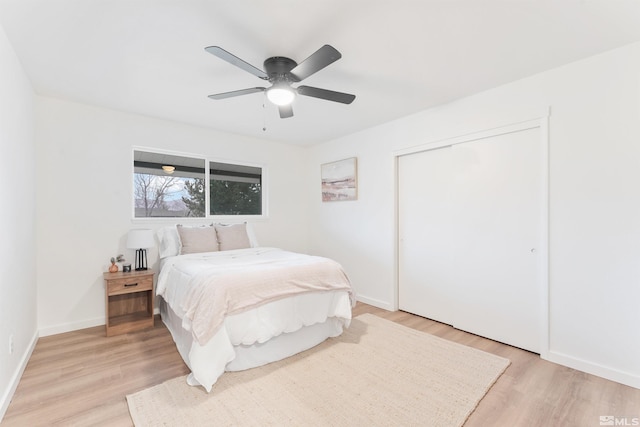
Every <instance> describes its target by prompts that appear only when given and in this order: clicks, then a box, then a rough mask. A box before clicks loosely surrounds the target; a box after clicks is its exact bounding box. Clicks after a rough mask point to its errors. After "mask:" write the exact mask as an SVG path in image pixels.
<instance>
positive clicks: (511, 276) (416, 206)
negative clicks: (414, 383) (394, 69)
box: [398, 128, 542, 352]
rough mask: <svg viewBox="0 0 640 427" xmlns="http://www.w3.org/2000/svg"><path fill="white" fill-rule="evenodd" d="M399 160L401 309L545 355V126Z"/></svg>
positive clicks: (416, 154)
mask: <svg viewBox="0 0 640 427" xmlns="http://www.w3.org/2000/svg"><path fill="white" fill-rule="evenodd" d="M398 166H399V168H398V173H399V177H398V184H399V186H398V196H399V198H398V203H399V205H398V212H399V232H400V234H399V238H400V242H399V266H398V267H399V268H398V271H399V302H400V308H401V309H402V310H406V311H409V312H412V313H416V314H419V315H422V316H425V317H428V318H432V319H435V320H439V321H442V322H445V323H448V324H451V325H453V326H454V327H456V328H459V329H463V330H466V331H469V332H473V333H475V334H478V335H482V336H485V337H488V338H492V339H495V340H497V341H501V342H505V343H508V344H512V345H515V346H517V347H521V348H525V349H528V350H531V351H535V352H540V337H541V332H542V331H541V325H542V323H541V315H542V311H541V287H540V286H541V285H540V274H541V273H540V269H541V267H540V262H539V261H540V259H539V256H540V255H539V254H540V251H539V248H540V244H541V241H542V239H541V236H542V235H541V233H542V228H541V206H542V185H541V183H542V173H541V171H542V166H541V144H540V134H539V129H538V128H533V129H527V130H522V131H518V132H511V133H506V134H501V135H497V136H492V137H488V138H483V139H479V140H475V141H469V142H464V143H460V144H456V145H453V146H449V147H444V148H440V149H436V150H430V151H425V152H421V153H415V154H410V155H406V156H402V157H400V158H399V162H398Z"/></svg>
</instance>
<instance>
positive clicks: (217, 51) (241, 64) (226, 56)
mask: <svg viewBox="0 0 640 427" xmlns="http://www.w3.org/2000/svg"><path fill="white" fill-rule="evenodd" d="M204 50H206V51H207V52H209V53H210V54H212V55H215V56H217V57H218V58H220V59H223V60H225V61H227V62H228V63H229V64H232V65H235V66H236V67H238V68H241V69H243V70H245V71H246V72H248V73H251V74H253V75H254V76H256V77H260V78H261V79H263V80H269V76H268V75H267V73H265V72H264V71H262V70H261V69H259V68H256V67H254V66H253V65H251V64H249V63H248V62H245V61H243V60H242V59H240V58H238V57H237V56H235V55H232V54H230V53H229V52H227V51H226V50H224V49H223V48H221V47H219V46H209V47H205V48H204Z"/></svg>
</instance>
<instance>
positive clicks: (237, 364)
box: [156, 224, 354, 392]
mask: <svg viewBox="0 0 640 427" xmlns="http://www.w3.org/2000/svg"><path fill="white" fill-rule="evenodd" d="M158 239H159V241H160V246H159V247H160V258H161V260H160V273H159V275H158V282H157V286H156V294H157V295H158V296H159V297H160V301H159V307H160V314H161V316H162V320H163V322H164V323H165V325H166V326H167V328H168V329H169V331H170V332H171V335H172V337H173V340H174V341H175V343H176V347H177V349H178V352H179V353H180V355H181V356H182V358H183V360H184V361H185V363H186V364H187V366H188V367H189V369H190V370H191V373H190V374H189V376H188V379H187V381H188V383H189V384H190V385H201V386H202V387H204V388H205V389H206V390H207V391H208V392H210V391H211V389H212V387H213V385H214V384H215V382H216V381H217V379H218V377H219V376H220V375H222V374H223V373H224V372H225V371H238V370H244V369H249V368H253V367H257V366H261V365H264V364H267V363H270V362H274V361H277V360H281V359H283V358H286V357H289V356H292V355H294V354H297V353H299V352H301V351H304V350H307V349H309V348H311V347H313V346H315V345H317V344H319V343H321V342H323V341H324V340H326V339H327V338H329V337H335V336H338V335H340V334H341V333H342V331H343V329H344V328H346V327H348V326H349V324H350V321H351V309H352V307H353V304H354V295H353V292H352V289H351V286H350V283H349V280H348V278H347V276H346V275H345V273H344V271H343V269H342V267H341V266H340V265H339V264H338V263H337V262H335V261H333V260H330V259H328V258H323V257H317V256H310V255H304V254H299V253H294V252H288V251H284V250H282V249H278V248H272V247H260V246H258V245H257V243H256V241H255V238H254V237H253V236H252V234H251V232H250V230H248V229H247V224H234V225H220V224H212V225H211V226H207V227H182V226H180V225H178V226H175V227H164V228H163V229H161V230H159V232H158Z"/></svg>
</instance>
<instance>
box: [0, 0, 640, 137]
mask: <svg viewBox="0 0 640 427" xmlns="http://www.w3.org/2000/svg"><path fill="white" fill-rule="evenodd" d="M0 24H1V25H2V27H3V28H4V30H5V32H6V34H7V36H8V38H9V41H10V42H11V44H12V46H13V47H14V49H15V51H16V52H17V55H18V57H19V59H20V61H21V62H22V64H23V66H24V68H25V71H26V73H27V74H28V76H29V78H30V79H31V83H32V84H33V87H34V89H35V91H36V93H38V94H40V95H44V96H52V97H58V98H65V99H71V100H74V101H78V102H83V103H87V104H93V105H98V106H103V107H107V108H113V109H117V110H122V111H128V112H133V113H140V114H144V115H147V116H153V117H159V118H162V119H169V120H176V121H179V122H185V123H190V124H195V125H200V126H206V127H211V128H215V129H219V130H223V131H227V132H232V133H237V134H242V135H249V136H253V137H258V138H265V139H270V140H276V141H283V142H288V143H294V144H301V145H309V144H314V143H318V142H322V141H326V140H330V139H333V138H336V137H339V136H342V135H346V134H349V133H353V132H356V131H358V130H360V129H364V128H367V127H371V126H374V125H377V124H380V123H384V122H387V121H390V120H393V119H396V118H399V117H402V116H406V115H408V114H411V113H414V112H417V111H420V110H424V109H426V108H429V107H432V106H435V105H438V104H443V103H446V102H450V101H452V100H455V99H459V98H462V97H464V96H468V95H470V94H473V93H477V92H480V91H483V90H486V89H489V88H492V87H495V86H498V85H501V84H504V83H507V82H510V81H514V80H517V79H520V78H523V77H526V76H529V75H532V74H535V73H538V72H541V71H544V70H548V69H551V68H555V67H558V66H560V65H563V64H566V63H569V62H572V61H575V60H578V59H581V58H585V57H587V56H591V55H594V54H597V53H600V52H604V51H606V50H610V49H613V48H615V47H618V46H622V45H625V44H628V43H631V42H635V41H638V40H640V1H638V0H535V1H534V0H315V1H305V0H270V1H264V0H219V1H217V0H0ZM324 44H330V45H332V46H334V47H335V48H336V49H338V50H339V51H340V52H341V53H342V59H340V60H339V61H337V62H335V63H333V64H332V65H330V66H329V67H327V68H325V69H324V70H321V71H320V72H318V73H317V74H315V75H313V76H311V77H309V78H308V79H306V80H305V81H304V84H305V85H310V86H317V87H321V88H325V89H331V90H336V91H341V92H347V93H353V94H355V95H356V96H357V98H356V100H355V101H354V102H353V104H351V105H343V104H338V103H333V102H328V101H323V100H319V99H315V98H309V97H302V96H299V97H298V98H297V99H296V101H295V103H294V107H293V108H294V113H295V116H294V117H293V118H289V119H280V118H279V117H278V113H277V109H276V108H275V107H274V106H273V105H270V104H268V103H267V104H266V107H263V104H264V102H265V101H264V97H263V94H261V93H254V94H251V95H245V96H242V97H238V98H232V99H226V100H220V101H214V100H210V99H208V98H207V95H209V94H213V93H218V92H226V91H231V90H237V89H244V88H248V87H254V86H263V85H264V83H265V82H263V81H262V80H260V79H258V78H257V77H255V76H253V75H251V74H249V73H247V72H244V71H242V70H240V69H239V68H236V67H234V66H232V65H230V64H228V63H226V62H224V61H222V60H220V59H219V58H217V57H215V56H213V55H211V54H208V53H206V52H205V51H204V48H205V47H206V46H211V45H218V46H221V47H223V48H224V49H226V50H227V51H229V52H231V53H233V54H234V55H236V56H238V57H240V58H242V59H244V60H245V61H247V62H249V63H250V64H252V65H254V66H256V67H259V68H262V62H263V61H264V59H266V58H267V57H270V56H287V57H290V58H292V59H294V60H296V61H298V62H301V61H302V60H303V59H305V58H307V57H308V56H309V55H310V54H312V53H313V52H315V51H316V50H317V49H318V48H320V47H321V46H322V45H324ZM263 126H266V130H264V131H263Z"/></svg>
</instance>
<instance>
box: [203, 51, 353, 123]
mask: <svg viewBox="0 0 640 427" xmlns="http://www.w3.org/2000/svg"><path fill="white" fill-rule="evenodd" d="M205 50H206V51H207V52H209V53H210V54H212V55H215V56H217V57H218V58H220V59H223V60H225V61H227V62H228V63H230V64H232V65H235V66H236V67H238V68H241V69H243V70H244V71H247V72H249V73H251V74H253V75H254V76H256V77H259V78H261V79H262V80H267V81H268V82H269V83H271V86H270V87H268V88H265V87H252V88H248V89H241V90H234V91H231V92H224V93H217V94H215V95H209V98H211V99H225V98H231V97H234V96H241V95H247V94H250V93H254V92H266V95H267V98H268V99H269V100H270V101H271V102H273V103H274V104H275V105H277V106H278V111H279V112H280V118H283V119H285V118H287V117H292V116H293V108H292V107H291V103H292V102H293V100H294V99H295V97H296V94H297V95H303V96H310V97H313V98H320V99H325V100H327V101H334V102H340V103H343V104H351V103H352V102H353V100H354V99H356V96H355V95H350V94H348V93H343V92H335V91H332V90H327V89H320V88H317V87H311V86H298V87H295V88H294V87H292V86H291V84H292V83H298V82H300V81H302V80H304V79H306V78H307V77H309V76H311V75H312V74H315V73H317V72H318V71H320V70H322V69H323V68H324V67H326V66H327V65H330V64H332V63H334V62H335V61H337V60H338V59H340V58H341V57H342V55H341V54H340V52H338V51H337V50H336V49H335V48H333V47H332V46H329V45H328V44H326V45H324V46H322V47H321V48H320V49H318V50H317V51H315V52H314V53H313V54H312V55H311V56H309V57H308V58H307V59H305V60H304V61H302V62H301V63H300V64H298V63H296V61H294V60H293V59H290V58H285V57H284V56H273V57H271V58H267V59H266V60H265V61H264V71H263V70H261V69H259V68H257V67H254V66H253V65H251V64H249V63H248V62H245V61H243V60H242V59H240V58H238V57H237V56H235V55H232V54H231V53H229V52H227V51H226V50H224V49H222V48H221V47H219V46H209V47H206V48H205Z"/></svg>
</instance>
